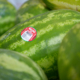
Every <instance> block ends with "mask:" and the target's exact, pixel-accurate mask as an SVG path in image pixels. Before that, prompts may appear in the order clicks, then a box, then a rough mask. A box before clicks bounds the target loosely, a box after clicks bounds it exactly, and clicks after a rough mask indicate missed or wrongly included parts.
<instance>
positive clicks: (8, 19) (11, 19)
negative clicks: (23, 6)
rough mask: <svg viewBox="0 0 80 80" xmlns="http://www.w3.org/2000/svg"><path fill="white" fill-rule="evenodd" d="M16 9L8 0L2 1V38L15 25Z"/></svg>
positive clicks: (0, 29) (0, 16)
mask: <svg viewBox="0 0 80 80" xmlns="http://www.w3.org/2000/svg"><path fill="white" fill-rule="evenodd" d="M15 14H16V9H15V8H14V6H13V5H12V4H10V3H9V2H8V1H6V0H0V36H1V35H2V34H3V33H5V32H6V31H7V30H9V29H10V28H11V27H13V26H14V25H15V17H16V15H15Z"/></svg>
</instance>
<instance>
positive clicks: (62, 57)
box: [58, 23, 80, 80]
mask: <svg viewBox="0 0 80 80" xmlns="http://www.w3.org/2000/svg"><path fill="white" fill-rule="evenodd" d="M58 69H59V76H60V80H80V23H78V24H77V25H75V26H74V27H73V28H72V29H71V30H70V31H69V32H68V34H67V35H66V36H65V38H64V39H63V41H62V43H61V46H60V50H59V55H58Z"/></svg>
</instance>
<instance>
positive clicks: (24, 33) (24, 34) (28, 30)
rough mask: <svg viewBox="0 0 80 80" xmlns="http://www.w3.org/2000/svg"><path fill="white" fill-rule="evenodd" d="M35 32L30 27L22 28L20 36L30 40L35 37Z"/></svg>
mask: <svg viewBox="0 0 80 80" xmlns="http://www.w3.org/2000/svg"><path fill="white" fill-rule="evenodd" d="M36 35H37V32H36V30H35V29H34V28H32V27H27V28H25V29H23V30H22V32H21V37H22V39H23V40H25V41H32V40H34V39H35V38H36Z"/></svg>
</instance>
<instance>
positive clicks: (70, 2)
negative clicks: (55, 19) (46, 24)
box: [43, 0, 80, 11]
mask: <svg viewBox="0 0 80 80" xmlns="http://www.w3.org/2000/svg"><path fill="white" fill-rule="evenodd" d="M43 2H44V3H45V4H46V6H47V7H48V8H50V9H72V10H76V11H80V0H43Z"/></svg>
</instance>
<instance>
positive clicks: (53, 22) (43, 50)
mask: <svg viewBox="0 0 80 80" xmlns="http://www.w3.org/2000/svg"><path fill="white" fill-rule="evenodd" d="M78 22H80V13H79V12H77V11H73V10H55V11H54V10H53V11H49V12H47V13H44V14H41V15H39V16H36V17H34V18H32V19H28V20H26V21H24V22H23V23H20V24H18V25H16V26H15V27H14V28H12V29H10V30H9V31H8V32H6V33H5V34H4V35H3V36H1V38H0V48H5V49H10V50H14V51H18V52H20V53H22V54H25V55H26V56H29V57H30V58H31V59H33V60H34V61H35V62H36V63H37V64H38V65H40V66H41V67H42V69H43V70H44V71H45V73H46V75H47V77H48V79H49V80H55V79H56V80H58V79H59V76H58V66H57V57H58V50H59V47H60V44H61V42H62V39H63V37H64V36H65V34H66V33H67V32H68V31H69V30H70V29H71V28H72V27H73V25H75V24H77V23H78ZM26 27H33V28H35V29H36V31H37V36H36V38H35V39H34V40H33V41H30V42H26V41H24V40H23V39H22V38H21V31H22V30H23V29H24V28H26Z"/></svg>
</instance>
